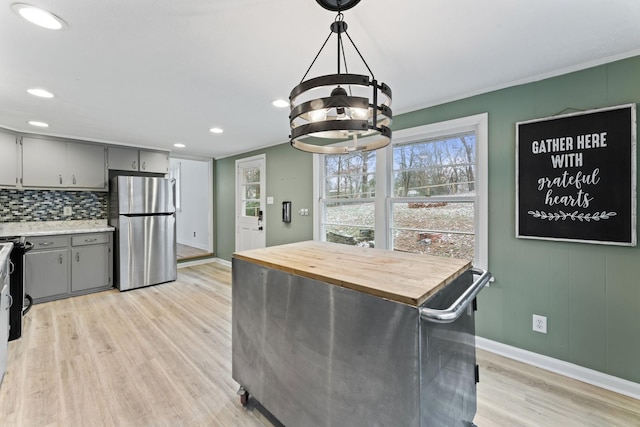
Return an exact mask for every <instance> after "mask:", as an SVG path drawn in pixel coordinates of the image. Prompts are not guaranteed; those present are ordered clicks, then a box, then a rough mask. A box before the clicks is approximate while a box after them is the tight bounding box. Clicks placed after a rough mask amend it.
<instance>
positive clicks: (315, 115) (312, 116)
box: [309, 108, 327, 122]
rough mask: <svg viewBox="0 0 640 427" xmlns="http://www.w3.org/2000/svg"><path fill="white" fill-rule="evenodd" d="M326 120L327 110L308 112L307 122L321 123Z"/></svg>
mask: <svg viewBox="0 0 640 427" xmlns="http://www.w3.org/2000/svg"><path fill="white" fill-rule="evenodd" d="M326 118H327V110H326V109H324V108H322V109H320V110H311V111H309V121H311V122H322V121H324V120H326Z"/></svg>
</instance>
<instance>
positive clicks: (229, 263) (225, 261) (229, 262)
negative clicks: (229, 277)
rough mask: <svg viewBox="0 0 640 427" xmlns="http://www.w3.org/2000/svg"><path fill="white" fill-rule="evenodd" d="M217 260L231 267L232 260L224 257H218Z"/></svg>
mask: <svg viewBox="0 0 640 427" xmlns="http://www.w3.org/2000/svg"><path fill="white" fill-rule="evenodd" d="M216 262H217V263H219V264H222V265H224V266H226V267H229V268H231V261H227V260H226V259H222V258H216Z"/></svg>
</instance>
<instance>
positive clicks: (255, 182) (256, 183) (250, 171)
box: [240, 167, 260, 217]
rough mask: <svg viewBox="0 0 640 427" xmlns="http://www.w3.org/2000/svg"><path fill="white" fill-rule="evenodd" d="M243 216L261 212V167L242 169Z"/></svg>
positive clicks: (255, 215)
mask: <svg viewBox="0 0 640 427" xmlns="http://www.w3.org/2000/svg"><path fill="white" fill-rule="evenodd" d="M240 185H242V216H244V217H257V216H258V214H259V212H260V168H259V167H248V168H245V169H243V170H242V183H241V184H240Z"/></svg>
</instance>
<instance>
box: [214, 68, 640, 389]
mask: <svg viewBox="0 0 640 427" xmlns="http://www.w3.org/2000/svg"><path fill="white" fill-rule="evenodd" d="M638 76H640V57H636V58H631V59H626V60H623V61H618V62H614V63H611V64H607V65H603V66H598V67H595V68H591V69H588V70H584V71H579V72H575V73H571V74H567V75H563V76H559V77H554V78H550V79H546V80H543V81H539V82H535V83H530V84H525V85H520V86H516V87H512V88H507V89H503V90H499V91H494V92H490V93H487V94H483V95H478V96H475V97H471V98H467V99H463V100H460V101H456V102H451V103H447V104H443V105H439V106H436V107H432V108H426V109H422V110H418V111H414V112H411V113H407V114H403V115H400V116H397V117H395V118H394V129H395V130H399V129H403V128H407V127H413V126H419V125H424V124H429V123H434V122H439V121H443V120H449V119H453V118H458V117H464V116H469V115H473V114H478V113H483V112H488V113H489V269H490V270H491V272H492V273H493V275H494V276H495V278H496V281H495V283H493V284H492V285H491V287H490V288H487V289H485V290H484V291H483V292H482V293H481V294H480V297H479V311H478V314H477V318H476V319H477V333H478V335H479V336H482V337H485V338H488V339H491V340H495V341H498V342H501V343H505V344H508V345H512V346H515V347H519V348H522V349H525V350H530V351H533V352H536V353H539V354H543V355H547V356H550V357H554V358H557V359H560V360H564V361H567V362H571V363H575V364H577V365H581V366H584V367H587V368H591V369H594V370H597V371H601V372H604V373H607V374H610V375H614V376H617V377H621V378H624V379H627V380H630V381H635V382H640V368H639V365H638V361H640V280H639V279H638V275H637V271H636V266H637V265H638V264H640V248H638V247H633V248H630V247H616V246H604V245H590V244H581V243H566V242H550V241H536V240H523V239H516V238H515V124H516V122H518V121H524V120H529V119H535V118H542V117H547V116H552V115H557V114H560V113H566V112H574V111H577V110H589V109H594V108H601V107H607V106H613V105H620V104H627V103H636V102H638V101H640V84H639V82H638ZM262 152H266V153H267V193H268V195H273V196H275V197H276V204H275V205H274V206H272V207H270V209H269V210H268V215H269V216H270V218H274V217H277V213H275V212H274V213H272V212H271V211H272V210H274V211H275V210H279V209H280V207H279V206H278V205H279V204H280V202H281V201H282V200H285V199H286V198H287V197H291V200H293V202H294V212H295V211H297V209H298V208H300V207H307V206H302V204H308V206H309V207H311V201H312V200H311V198H312V194H311V193H312V167H311V157H312V156H311V155H310V154H306V153H300V152H298V151H297V150H295V149H293V148H290V147H289V146H288V144H283V145H279V146H276V147H272V148H269V149H266V150H262ZM255 153H257V152H254V153H248V154H247V155H252V154H255ZM240 157H244V156H240ZM236 158H237V157H236ZM234 160H235V158H229V159H222V160H219V161H217V165H218V167H217V174H216V183H217V189H218V192H217V197H216V206H217V215H216V217H217V220H218V227H217V230H216V235H217V237H218V241H217V245H216V248H218V256H220V257H221V258H224V259H230V255H231V253H232V252H233V182H234V181H233V180H234V175H233V169H234V165H233V163H234ZM297 203H301V204H300V205H298V204H297ZM300 218H303V217H299V216H297V215H296V216H294V222H293V223H292V225H291V228H290V229H286V228H284V227H283V226H282V225H281V224H274V223H273V222H271V223H270V224H272V225H271V226H270V228H269V229H268V232H267V245H274V244H279V243H285V242H291V241H296V240H305V239H310V238H311V237H312V224H311V216H309V217H305V218H304V220H301V219H300ZM533 314H540V315H543V316H546V317H547V322H548V333H547V334H546V335H545V334H540V333H536V332H533V331H532V330H531V325H532V315H533Z"/></svg>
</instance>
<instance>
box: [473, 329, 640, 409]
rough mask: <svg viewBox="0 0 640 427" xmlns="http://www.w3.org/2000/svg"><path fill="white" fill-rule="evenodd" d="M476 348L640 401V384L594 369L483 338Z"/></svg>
mask: <svg viewBox="0 0 640 427" xmlns="http://www.w3.org/2000/svg"><path fill="white" fill-rule="evenodd" d="M476 346H477V347H478V348H479V349H482V350H486V351H490V352H492V353H495V354H499V355H500V356H504V357H507V358H509V359H513V360H517V361H519V362H523V363H526V364H529V365H532V366H536V367H538V368H541V369H545V370H547V371H551V372H554V373H556V374H560V375H564V376H565V377H569V378H573V379H574V380H578V381H582V382H584V383H587V384H591V385H594V386H596V387H600V388H604V389H606V390H610V391H613V392H615V393H619V394H623V395H625V396H629V397H632V398H634V399H640V384H638V383H635V382H633V381H629V380H625V379H622V378H618V377H614V376H613V375H609V374H604V373H602V372H599V371H595V370H593V369H589V368H584V367H582V366H578V365H575V364H573V363H569V362H565V361H562V360H559V359H554V358H552V357H549V356H544V355H542V354H538V353H534V352H531V351H528V350H523V349H520V348H517V347H512V346H510V345H507V344H502V343H499V342H497V341H492V340H489V339H486V338H482V337H476Z"/></svg>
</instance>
